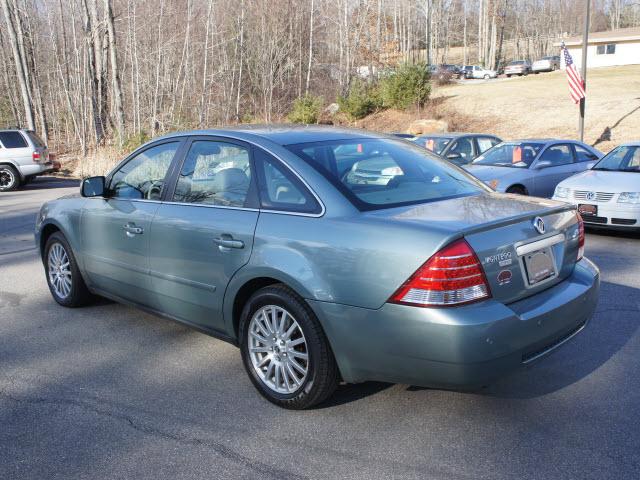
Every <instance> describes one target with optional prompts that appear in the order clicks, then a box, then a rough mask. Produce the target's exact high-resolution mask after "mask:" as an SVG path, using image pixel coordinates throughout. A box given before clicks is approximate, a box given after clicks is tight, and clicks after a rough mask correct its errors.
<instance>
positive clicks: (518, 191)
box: [507, 185, 527, 195]
mask: <svg viewBox="0 0 640 480" xmlns="http://www.w3.org/2000/svg"><path fill="white" fill-rule="evenodd" d="M507 193H515V194H516V195H527V191H526V190H525V189H524V188H522V187H520V186H518V185H515V186H513V187H509V188H507Z"/></svg>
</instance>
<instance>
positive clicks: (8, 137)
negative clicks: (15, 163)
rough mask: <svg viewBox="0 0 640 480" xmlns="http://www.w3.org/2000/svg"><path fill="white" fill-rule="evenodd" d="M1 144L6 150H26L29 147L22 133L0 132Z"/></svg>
mask: <svg viewBox="0 0 640 480" xmlns="http://www.w3.org/2000/svg"><path fill="white" fill-rule="evenodd" d="M0 143H2V145H3V146H4V148H25V147H27V146H28V145H27V141H26V140H25V139H24V137H23V136H22V135H21V134H20V132H0Z"/></svg>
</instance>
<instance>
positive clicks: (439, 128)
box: [407, 119, 449, 135]
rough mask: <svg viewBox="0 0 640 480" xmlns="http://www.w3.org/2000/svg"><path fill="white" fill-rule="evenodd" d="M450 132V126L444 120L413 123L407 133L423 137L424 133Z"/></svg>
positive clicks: (415, 121) (426, 120) (424, 120)
mask: <svg viewBox="0 0 640 480" xmlns="http://www.w3.org/2000/svg"><path fill="white" fill-rule="evenodd" d="M448 130H449V124H448V123H447V122H445V121H444V120H434V119H422V120H414V121H413V122H411V125H409V128H408V129H407V133H411V134H413V135H422V134H424V133H444V132H446V131H448Z"/></svg>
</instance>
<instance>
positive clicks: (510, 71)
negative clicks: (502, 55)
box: [504, 60, 531, 77]
mask: <svg viewBox="0 0 640 480" xmlns="http://www.w3.org/2000/svg"><path fill="white" fill-rule="evenodd" d="M529 73H531V64H530V63H529V62H528V61H527V60H514V61H513V62H510V63H509V64H508V65H507V66H506V67H505V68H504V74H505V75H506V76H507V77H510V76H511V75H518V76H522V75H529Z"/></svg>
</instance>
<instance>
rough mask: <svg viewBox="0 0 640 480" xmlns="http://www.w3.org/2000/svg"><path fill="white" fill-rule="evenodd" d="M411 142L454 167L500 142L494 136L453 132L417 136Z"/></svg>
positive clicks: (469, 160)
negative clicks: (444, 159) (447, 161)
mask: <svg viewBox="0 0 640 480" xmlns="http://www.w3.org/2000/svg"><path fill="white" fill-rule="evenodd" d="M412 141H413V143H415V144H416V145H420V146H421V147H424V148H426V149H427V150H429V151H431V152H433V153H435V154H437V155H439V156H441V157H443V158H446V159H447V160H449V161H450V162H452V163H455V164H456V165H466V164H467V163H470V162H471V161H472V160H473V159H474V158H476V157H477V156H478V155H480V154H481V153H483V152H485V151H487V150H489V149H490V148H491V147H493V146H494V145H497V144H498V143H500V142H502V140H500V139H499V138H498V137H496V136H495V135H487V134H484V133H454V132H451V133H432V134H428V135H419V136H417V137H416V138H415V139H413V140H412Z"/></svg>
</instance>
